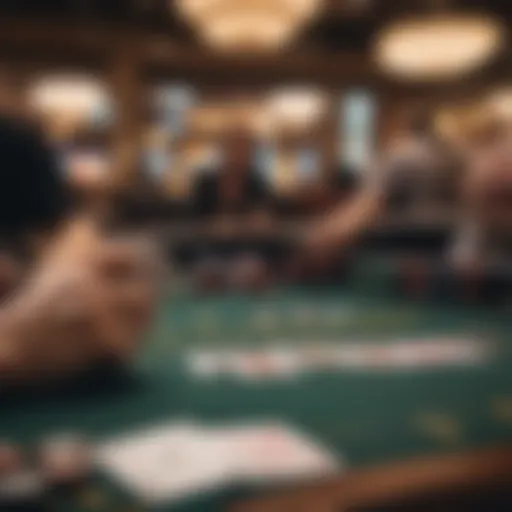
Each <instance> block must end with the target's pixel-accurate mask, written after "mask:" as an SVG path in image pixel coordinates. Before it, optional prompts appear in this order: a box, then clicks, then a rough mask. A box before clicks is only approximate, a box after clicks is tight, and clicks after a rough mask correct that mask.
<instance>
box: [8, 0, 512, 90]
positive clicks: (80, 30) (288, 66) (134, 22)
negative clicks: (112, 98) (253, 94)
mask: <svg viewBox="0 0 512 512" xmlns="http://www.w3.org/2000/svg"><path fill="white" fill-rule="evenodd" d="M172 1H173V0H170V1H169V0H23V1H20V0H2V1H1V2H0V56H1V57H2V58H6V57H8V56H9V55H11V58H16V57H17V56H18V55H21V54H23V53H25V54H27V55H29V56H31V55H32V56H34V55H37V59H39V60H41V59H42V57H41V56H42V55H43V54H44V53H46V54H47V55H52V56H56V55H61V54H62V55H64V54H67V53H68V54H70V55H73V56H79V59H81V60H82V61H83V62H86V61H87V59H88V58H91V59H93V60H94V58H101V59H104V58H105V56H108V55H110V54H111V53H115V49H116V47H117V43H116V41H118V40H124V41H125V43H126V44H125V53H126V52H128V53H130V52H132V51H133V57H134V58H135V57H136V55H138V56H139V57H140V58H142V59H144V60H145V61H146V63H147V65H148V66H149V67H150V68H152V69H155V70H168V71H170V72H174V73H177V74H184V75H186V76H188V77H192V78H194V79H195V78H197V79H200V80H201V79H208V80H210V81H212V82H215V81H216V80H217V81H219V82H221V83H225V82H233V83H236V82H237V81H240V82H244V81H252V82H254V81H258V80H259V81H261V82H262V83H265V82H266V81H268V80H275V79H277V78H278V77H283V76H284V77H285V78H290V79H294V78H299V77H312V78H314V79H316V78H319V77H320V78H321V80H322V81H324V82H326V83H333V84H338V83H340V82H356V83H360V82H365V83H368V82H378V83H379V84H382V83H386V82H389V80H388V79H387V78H385V77H382V76H380V74H379V73H378V71H377V70H375V69H374V67H373V66H372V64H371V59H370V58H369V54H368V50H369V47H370V44H371V41H372V40H373V38H374V36H375V33H376V31H377V30H379V28H380V27H381V26H382V24H383V23H385V22H386V21H388V20H390V19H394V18H396V17H400V16H404V15H407V14H411V13H412V12H422V11H425V12H426V11H428V10H430V9H433V8H435V7H436V6H437V5H440V4H443V5H445V6H446V5H448V6H449V7H454V8H461V9H466V10H469V11H478V12H490V13H493V14H495V15H497V16H499V17H502V18H505V20H506V21H507V23H506V25H507V26H512V2H510V1H509V0H487V1H485V0H444V1H443V0H326V7H325V9H324V11H323V13H322V14H321V15H320V16H319V17H318V19H316V20H315V21H314V23H312V25H311V26H310V27H309V28H308V30H307V31H306V33H304V34H303V35H302V37H301V38H300V39H299V40H298V41H297V42H296V43H295V44H294V45H293V46H292V47H291V48H290V50H289V54H288V55H282V54H281V55H276V56H270V57H259V58H252V59H247V58H241V57H236V56H232V57H223V56H218V55H213V54H212V53H211V52H208V50H207V49H205V48H203V47H201V46H200V45H199V44H198V42H197V40H196V38H195V36H194V34H193V32H192V31H191V30H190V28H189V27H188V26H187V25H186V24H185V23H184V22H183V20H181V19H180V16H179V15H178V14H177V12H176V9H174V8H173V6H172ZM126 46H128V47H130V49H129V50H126ZM34 47H35V49H36V50H37V51H36V53H34ZM73 58H75V57H73ZM214 70H215V71H216V73H213V72H212V71H214ZM509 70H512V62H511V59H510V51H508V48H507V49H506V51H505V52H504V53H503V55H501V56H499V58H497V59H496V60H495V61H494V62H493V63H491V65H489V66H487V67H486V69H485V70H484V72H483V75H484V77H485V79H488V78H489V77H496V76H497V77H500V78H502V77H504V76H506V77H507V78H508V77H509V76H512V73H510V72H509ZM478 79H480V78H478ZM394 85H396V84H393V86H394Z"/></svg>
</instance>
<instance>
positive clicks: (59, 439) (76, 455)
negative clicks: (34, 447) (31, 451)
mask: <svg viewBox="0 0 512 512" xmlns="http://www.w3.org/2000/svg"><path fill="white" fill-rule="evenodd" d="M39 455H40V462H41V468H42V470H43V473H44V476H45V480H46V482H47V483H48V484H49V485H51V486H53V487H63V486H64V487H67V486H69V485H71V486H73V485H77V484H80V483H82V482H84V481H85V480H87V479H88V477H90V476H91V473H92V470H93V462H92V449H91V447H90V446H89V444H88V443H87V442H86V441H85V440H84V439H83V438H81V437H79V436H75V435H72V434H65V435H64V434H61V435H58V436H54V437H51V438H48V439H45V440H44V441H43V443H42V445H41V447H40V453H39Z"/></svg>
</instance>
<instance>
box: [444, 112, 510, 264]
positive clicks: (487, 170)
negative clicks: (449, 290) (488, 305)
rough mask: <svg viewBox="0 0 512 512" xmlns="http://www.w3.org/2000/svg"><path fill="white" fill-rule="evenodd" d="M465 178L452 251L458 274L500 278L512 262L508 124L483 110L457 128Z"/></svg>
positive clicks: (499, 117) (502, 117)
mask: <svg viewBox="0 0 512 512" xmlns="http://www.w3.org/2000/svg"><path fill="white" fill-rule="evenodd" d="M463 132H464V137H465V149H466V160H467V172H466V178H465V180H464V184H463V187H462V199H463V208H462V212H461V218H460V219H459V223H458V227H457V232H456V236H455V239H454V243H453V246H452V252H451V261H452V264H453V265H454V266H455V267H457V268H461V269H467V270H473V271H476V270H478V269H480V270H482V271H483V267H487V270H490V271H497V272H504V271H505V272H506V271H507V270H506V269H508V268H510V262H511V258H512V119H510V118H509V117H507V116H504V115H500V113H499V112H494V111H493V109H492V108H490V106H489V105H485V104H484V106H483V108H482V107H479V108H477V109H475V112H473V113H472V116H471V118H470V119H467V120H464V127H463Z"/></svg>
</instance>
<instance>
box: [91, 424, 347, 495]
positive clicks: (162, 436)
mask: <svg viewBox="0 0 512 512" xmlns="http://www.w3.org/2000/svg"><path fill="white" fill-rule="evenodd" d="M97 462H98V464H99V465H100V467H101V468H103V469H104V470H106V471H107V472H108V473H109V474H111V475H112V476H113V477H114V479H115V480H116V481H118V482H119V483H120V484H121V485H122V486H124V487H125V488H126V489H127V490H129V491H131V492H132V493H134V494H135V495H136V496H137V497H138V498H139V499H140V500H142V501H144V502H146V503H148V504H158V503H170V502H173V501H179V500H181V499H184V498H187V497H189V496H191V495H195V494H197V493H201V492H208V491H212V490H215V489H218V488H222V487H224V486H228V485H232V484H233V483H245V484H247V483H253V484H256V485H258V484H273V483H275V484H279V483H285V482H286V483H288V482H291V481H295V480H305V479H319V478H324V477H327V476H330V475H333V474H335V473H337V472H339V471H340V470H341V469H342V467H343V465H342V464H341V463H340V462H339V460H337V457H336V456H335V455H334V453H333V452H330V451H329V450H327V449H326V448H325V447H323V446H321V445H320V444H318V443H316V442H315V441H313V440H311V439H309V438H308V437H306V436H305V435H304V434H301V433H299V432H297V430H295V429H294V428H292V427H290V426H288V425H286V424H283V423H278V422H265V423H252V424H244V425H236V426H227V427H224V428H220V427H212V428H206V427H204V428H201V427H200V426H198V425H197V424H193V423H170V424H168V425H163V426H159V427H155V428H151V429H149V430H145V431H143V432H139V433H137V434H134V435H129V436H126V437H124V438H121V439H116V440H114V441H112V442H108V443H106V444H104V445H103V446H100V447H99V449H98V452H97Z"/></svg>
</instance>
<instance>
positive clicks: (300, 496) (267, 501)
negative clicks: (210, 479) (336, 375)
mask: <svg viewBox="0 0 512 512" xmlns="http://www.w3.org/2000/svg"><path fill="white" fill-rule="evenodd" d="M500 483H501V484H505V483H509V484H510V485H511V488H512V446H511V445H506V446H497V447H493V448H487V449H482V450H475V451H470V452H465V453H458V454H450V455H441V456H428V457H421V458H416V459H413V460H408V461H404V462H394V463H390V464H383V465H379V466H377V467H371V468H367V469H361V470H354V471H349V472H347V473H346V475H343V476H340V477H338V478H336V479H334V480H331V481H328V482H322V483H317V484H313V485H304V486H302V487H298V488H295V489H291V490H287V491H282V492H277V493H275V494H271V495H269V496H266V497H263V498H257V499H254V500H249V501H247V502H241V503H237V504H235V505H234V506H233V507H232V509H231V510H233V511H235V512H288V511H289V512H292V511H293V512H301V511H303V512H306V511H308V512H309V511H314V512H324V511H325V512H327V511H329V512H333V511H335V510H336V511H342V510H344V509H350V508H357V507H365V506H372V505H375V504H382V503H386V502H391V501H392V500H396V499H399V500H400V499H408V498H414V497H415V496H416V497H417V496H421V495H424V494H431V493H442V492H444V491H452V490H456V489H465V488H466V489H467V488H471V489H477V488H479V487H481V488H485V487H488V486H491V485H498V484H500Z"/></svg>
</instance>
